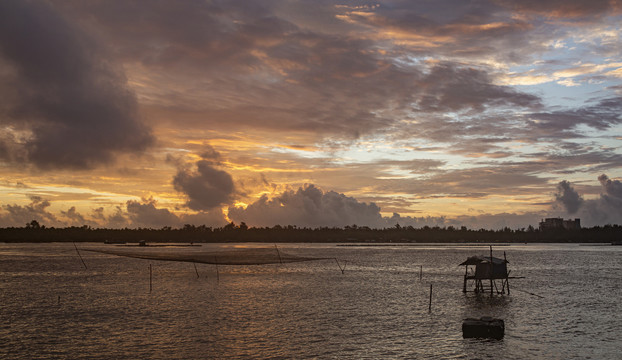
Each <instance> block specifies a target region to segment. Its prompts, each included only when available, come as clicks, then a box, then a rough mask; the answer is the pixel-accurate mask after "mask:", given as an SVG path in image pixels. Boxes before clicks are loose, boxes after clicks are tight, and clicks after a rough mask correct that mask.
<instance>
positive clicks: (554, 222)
mask: <svg viewBox="0 0 622 360" xmlns="http://www.w3.org/2000/svg"><path fill="white" fill-rule="evenodd" d="M556 229H565V230H579V229H581V219H574V220H572V219H568V220H564V219H562V218H546V219H544V220H542V221H540V231H544V230H556Z"/></svg>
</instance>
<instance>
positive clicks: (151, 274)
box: [149, 264, 153, 293]
mask: <svg viewBox="0 0 622 360" xmlns="http://www.w3.org/2000/svg"><path fill="white" fill-rule="evenodd" d="M152 278H153V271H152V270H151V264H149V293H151V290H152V288H153V286H152V280H151V279H152Z"/></svg>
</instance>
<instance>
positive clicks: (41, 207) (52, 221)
mask: <svg viewBox="0 0 622 360" xmlns="http://www.w3.org/2000/svg"><path fill="white" fill-rule="evenodd" d="M30 201H31V202H30V204H28V205H24V206H20V205H3V206H2V209H3V210H4V213H0V225H1V226H18V227H22V226H24V225H26V224H27V223H30V222H31V221H32V220H36V221H38V222H39V223H40V224H41V225H47V226H55V225H57V224H59V221H58V219H57V217H56V216H55V215H54V214H52V213H50V212H49V211H48V210H47V208H48V207H49V206H50V205H51V204H50V202H49V201H48V200H46V199H43V198H41V197H39V196H31V197H30Z"/></svg>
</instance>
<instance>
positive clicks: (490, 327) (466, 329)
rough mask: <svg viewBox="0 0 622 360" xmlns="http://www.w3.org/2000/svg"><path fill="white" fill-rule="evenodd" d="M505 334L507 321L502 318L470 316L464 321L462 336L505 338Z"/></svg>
mask: <svg viewBox="0 0 622 360" xmlns="http://www.w3.org/2000/svg"><path fill="white" fill-rule="evenodd" d="M504 335H505V322H504V321H503V320H501V319H494V318H492V317H488V316H485V317H482V318H479V319H474V318H468V319H464V321H463V322H462V337H463V338H465V339H467V338H485V339H497V340H501V339H503V336H504Z"/></svg>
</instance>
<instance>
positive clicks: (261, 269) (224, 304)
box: [0, 243, 622, 359]
mask: <svg viewBox="0 0 622 360" xmlns="http://www.w3.org/2000/svg"><path fill="white" fill-rule="evenodd" d="M233 246H234V245H203V246H202V247H196V248H192V251H206V250H214V249H219V248H231V247H233ZM237 246H241V247H244V246H248V247H262V246H265V245H245V244H238V245H237ZM78 247H79V248H80V249H86V248H91V249H96V248H100V249H102V248H106V247H105V246H104V245H100V244H78ZM107 248H110V245H107ZM279 249H280V250H281V251H283V252H286V253H289V254H295V255H302V256H321V257H326V256H329V257H337V258H339V259H342V260H343V259H347V260H349V262H348V263H347V266H346V269H345V273H344V274H342V273H341V271H340V270H339V267H338V266H337V263H336V262H335V261H334V260H322V261H314V262H304V263H292V264H282V265H281V264H275V265H260V266H232V265H226V266H223V265H220V266H218V268H217V267H216V265H206V264H198V265H197V270H198V273H199V276H200V277H198V278H197V274H196V272H195V268H194V266H193V264H192V263H178V262H163V261H154V260H142V259H132V258H124V257H117V256H114V255H106V254H98V253H89V252H86V251H81V254H82V257H83V258H84V261H85V262H86V264H87V266H88V269H86V270H85V269H84V267H83V265H82V263H81V261H80V258H79V257H78V255H77V254H76V251H75V249H74V247H73V245H72V244H3V243H0V358H3V359H4V358H8V359H13V358H15V359H20V358H21V359H49V358H67V359H80V358H84V359H87V358H88V359H111V358H115V359H145V358H150V359H211V358H214V359H226V358H249V359H250V358H252V359H255V358H295V359H303V358H324V359H333V358H336V359H364V358H367V359H385V358H408V359H415V358H416V359H425V358H438V359H474V358H480V359H493V358H502V359H590V358H591V359H619V358H620V356H622V355H621V349H622V315H621V314H620V310H622V309H621V305H620V301H621V299H622V290H621V285H622V280H621V279H622V247H621V246H618V247H616V246H580V245H511V246H495V247H494V250H495V255H496V256H499V257H502V256H503V251H506V252H507V256H508V260H509V261H510V264H509V268H510V269H511V271H512V272H511V275H515V276H525V277H526V278H525V279H517V280H513V281H512V280H511V285H512V292H511V295H510V296H508V295H505V296H495V297H494V298H493V299H491V298H490V296H479V297H478V296H476V295H475V294H473V293H468V294H466V295H465V294H463V293H462V275H463V272H464V269H463V267H460V266H458V264H459V263H461V262H462V261H464V260H465V259H466V257H467V256H470V255H477V254H480V255H487V254H488V247H484V246H479V247H462V246H433V245H430V246H417V247H408V246H392V247H351V246H347V247H345V246H336V245H334V244H328V245H324V244H322V245H316V244H312V245H307V244H304V245H303V244H287V245H286V244H279ZM186 250H187V249H186ZM163 251H176V249H175V248H164V249H163ZM149 264H152V269H153V281H152V283H153V290H152V292H151V293H150V292H149ZM419 265H422V266H423V279H422V281H420V280H419V271H420V268H419ZM342 266H343V261H342ZM430 284H433V302H432V310H431V312H429V311H428V301H429V289H430ZM528 292H529V293H533V294H537V295H540V296H542V297H537V296H534V295H531V294H529V293H528ZM485 315H488V316H494V317H499V318H502V319H504V320H505V324H506V335H505V338H504V339H503V340H500V341H497V340H479V339H463V338H462V332H461V324H462V319H464V318H466V317H479V316H485Z"/></svg>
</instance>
